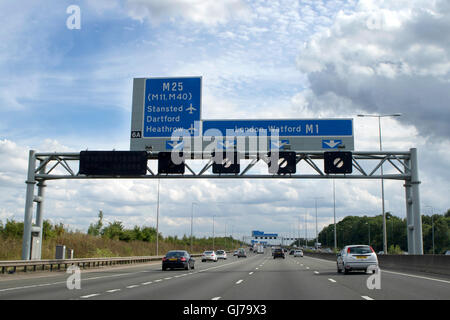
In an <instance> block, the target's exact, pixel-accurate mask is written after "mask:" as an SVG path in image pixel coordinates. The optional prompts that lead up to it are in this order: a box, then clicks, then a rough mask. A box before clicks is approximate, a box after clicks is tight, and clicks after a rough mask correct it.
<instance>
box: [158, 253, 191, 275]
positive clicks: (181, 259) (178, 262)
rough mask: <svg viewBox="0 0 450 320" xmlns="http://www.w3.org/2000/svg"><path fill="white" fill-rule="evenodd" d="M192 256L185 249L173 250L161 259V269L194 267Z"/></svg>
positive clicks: (187, 268)
mask: <svg viewBox="0 0 450 320" xmlns="http://www.w3.org/2000/svg"><path fill="white" fill-rule="evenodd" d="M194 262H195V260H194V258H192V257H191V255H190V254H189V253H188V252H187V251H183V250H173V251H169V252H167V254H166V256H165V257H164V258H163V259H162V269H163V271H165V270H167V269H185V270H189V269H194Z"/></svg>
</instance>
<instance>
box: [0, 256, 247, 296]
mask: <svg viewBox="0 0 450 320" xmlns="http://www.w3.org/2000/svg"><path fill="white" fill-rule="evenodd" d="M243 261H244V260H237V261H234V262H230V263H227V264H223V265H220V266H217V267H212V268H208V269H204V270H201V271H199V272H202V271H207V270H211V269H216V268H222V267H225V266H228V265H231V264H235V263H238V262H243ZM157 264H158V263H150V264H149V265H157ZM139 267H141V266H139ZM128 268H129V267H128ZM121 269H126V268H121ZM92 272H96V271H95V270H92ZM147 272H153V270H152V271H145V270H144V271H138V272H132V273H119V274H113V275H108V276H98V277H92V278H84V279H81V281H88V280H97V279H105V278H114V277H121V276H130V275H135V274H138V273H147ZM189 274H191V273H189ZM186 275H187V274H186V273H184V274H182V275H180V276H181V277H184V276H186ZM39 278H44V277H36V278H33V279H39ZM159 281H162V280H155V282H159ZM58 284H66V281H65V280H64V281H58V282H53V283H43V284H35V285H29V286H22V287H13V288H5V289H0V292H5V291H12V290H19V289H31V288H38V287H46V286H53V285H58Z"/></svg>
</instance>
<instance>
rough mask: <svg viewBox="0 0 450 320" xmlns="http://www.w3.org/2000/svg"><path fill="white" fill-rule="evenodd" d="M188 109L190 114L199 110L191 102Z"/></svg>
mask: <svg viewBox="0 0 450 320" xmlns="http://www.w3.org/2000/svg"><path fill="white" fill-rule="evenodd" d="M186 111H189V114H192V112H193V111H197V109H196V108H194V107H193V106H192V103H191V104H190V105H189V107H188V108H186Z"/></svg>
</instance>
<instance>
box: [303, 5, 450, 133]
mask: <svg viewBox="0 0 450 320" xmlns="http://www.w3.org/2000/svg"><path fill="white" fill-rule="evenodd" d="M399 2H401V3H402V4H403V5H405V6H401V5H399ZM399 2H397V1H395V2H394V1H374V0H366V1H360V2H359V4H358V6H357V9H356V11H355V12H351V13H349V12H347V13H339V14H338V15H337V16H336V19H335V21H334V23H333V25H332V26H331V27H330V28H328V29H326V30H324V31H322V32H319V33H316V34H315V35H313V36H312V38H311V40H309V41H307V42H306V44H305V46H304V48H303V49H301V50H300V53H299V54H298V56H297V65H298V67H299V69H300V71H302V72H305V73H306V74H307V75H308V79H309V82H310V88H311V92H310V93H309V95H310V101H309V102H308V103H309V105H310V107H311V108H315V109H318V110H323V108H325V106H324V104H323V103H321V102H320V101H329V97H330V95H332V96H333V98H334V100H335V101H336V102H339V101H343V99H345V100H347V103H346V106H345V107H344V108H343V109H345V110H347V112H351V111H352V110H353V111H355V110H365V111H366V112H378V113H392V112H400V113H403V116H402V118H401V119H400V121H402V122H404V123H406V124H413V125H414V126H416V127H417V128H418V130H419V131H420V133H421V134H423V135H432V136H438V137H443V138H444V139H450V131H449V130H450V129H449V128H450V126H448V122H449V121H450V108H449V107H448V104H447V101H449V100H450V90H448V83H449V82H450V69H449V68H450V58H449V56H448V55H447V54H446V52H448V51H449V50H450V45H449V44H450V42H449V41H448V40H449V37H448V36H447V34H448V32H447V31H448V30H450V9H449V6H448V4H447V2H446V1H445V0H444V1H441V0H439V1H411V2H409V1H408V2H403V1H399ZM437 34H443V36H442V37H438V36H437ZM304 104H305V103H303V105H304Z"/></svg>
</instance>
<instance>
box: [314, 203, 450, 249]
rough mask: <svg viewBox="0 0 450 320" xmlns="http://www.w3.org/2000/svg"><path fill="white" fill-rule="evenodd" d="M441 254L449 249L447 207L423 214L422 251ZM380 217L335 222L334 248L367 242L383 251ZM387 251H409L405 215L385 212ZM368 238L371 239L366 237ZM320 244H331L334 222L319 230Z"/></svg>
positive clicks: (348, 217)
mask: <svg viewBox="0 0 450 320" xmlns="http://www.w3.org/2000/svg"><path fill="white" fill-rule="evenodd" d="M433 228H434V253H435V254H442V253H444V252H445V251H446V250H450V209H449V210H447V212H445V213H443V214H434V215H432V216H426V215H422V236H423V250H424V253H426V254H432V253H433ZM382 230H383V216H382V215H378V216H375V217H367V216H363V217H358V216H347V217H345V218H344V219H343V220H341V221H339V222H338V223H337V224H336V234H337V237H336V238H337V239H336V240H337V241H336V243H337V247H338V248H343V247H344V246H346V245H350V244H369V245H371V246H372V248H373V249H374V250H375V251H376V252H379V251H382V250H383V232H382ZM386 231H387V243H388V253H393V254H400V253H402V252H407V251H408V242H407V224H406V218H404V219H401V218H399V217H396V216H394V215H392V214H391V213H390V212H386ZM369 237H370V240H369ZM318 238H319V241H318V242H320V243H321V244H322V247H330V248H333V247H334V224H330V225H328V226H326V227H325V228H323V229H322V231H321V232H320V233H319V235H318Z"/></svg>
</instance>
